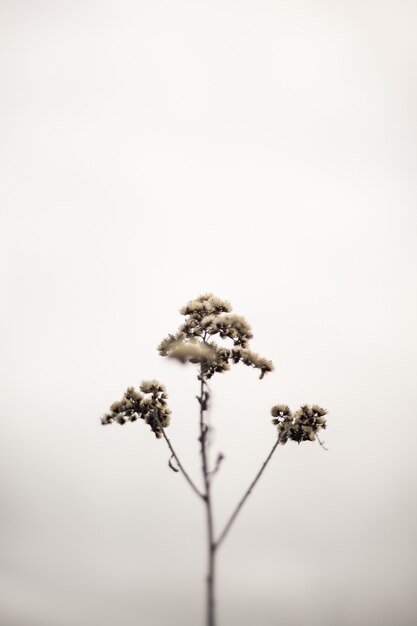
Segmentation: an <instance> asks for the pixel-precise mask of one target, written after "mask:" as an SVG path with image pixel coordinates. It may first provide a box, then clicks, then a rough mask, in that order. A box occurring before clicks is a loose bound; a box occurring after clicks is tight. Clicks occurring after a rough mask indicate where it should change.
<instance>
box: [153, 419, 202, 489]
mask: <svg viewBox="0 0 417 626" xmlns="http://www.w3.org/2000/svg"><path fill="white" fill-rule="evenodd" d="M156 421H157V422H158V426H159V428H160V429H161V432H162V435H163V437H164V439H165V441H166V442H167V444H168V447H169V449H170V450H171V453H172V456H173V457H174V459H175V461H176V462H177V465H178V469H179V470H180V472H181V473H182V475H183V476H184V478H185V480H186V481H187V482H188V484H189V485H190V487H191V488H192V489H193V491H194V492H195V493H196V494H197V495H198V497H199V498H202V499H203V500H205V496H204V494H203V493H201V491H200V490H199V488H198V487H197V486H196V485H195V484H194V482H193V481H192V480H191V478H190V476H189V475H188V473H187V472H186V471H185V469H184V467H183V465H182V463H181V461H180V460H179V458H178V456H177V453H176V452H175V450H174V448H173V447H172V444H171V442H170V440H169V438H168V435H167V434H166V432H165V428H164V427H163V426H162V424H161V422H160V420H159V417H158V416H156Z"/></svg>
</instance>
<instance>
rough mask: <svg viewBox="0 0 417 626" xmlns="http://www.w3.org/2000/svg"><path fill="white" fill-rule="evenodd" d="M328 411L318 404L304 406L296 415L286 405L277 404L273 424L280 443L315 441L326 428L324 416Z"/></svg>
mask: <svg viewBox="0 0 417 626" xmlns="http://www.w3.org/2000/svg"><path fill="white" fill-rule="evenodd" d="M326 414H327V411H326V409H323V408H321V407H320V406H318V405H317V404H313V405H312V406H309V405H308V404H304V405H302V406H301V407H300V409H299V410H298V411H296V412H295V413H294V414H293V413H292V412H291V411H290V409H289V407H288V406H287V405H286V404H277V405H275V406H273V407H272V409H271V415H272V416H273V417H274V419H273V420H272V423H273V424H274V425H275V426H277V429H278V438H279V441H280V443H282V444H285V443H287V441H288V440H289V439H292V441H297V442H298V443H301V441H314V440H315V439H316V437H317V433H318V432H319V430H320V429H325V428H326V420H325V419H324V416H325V415H326Z"/></svg>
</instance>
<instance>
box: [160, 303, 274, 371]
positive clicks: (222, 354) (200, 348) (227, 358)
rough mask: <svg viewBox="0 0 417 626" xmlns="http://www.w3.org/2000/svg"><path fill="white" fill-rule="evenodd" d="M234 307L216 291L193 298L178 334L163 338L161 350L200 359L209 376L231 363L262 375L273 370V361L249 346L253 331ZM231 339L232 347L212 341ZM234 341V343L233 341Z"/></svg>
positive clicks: (163, 353)
mask: <svg viewBox="0 0 417 626" xmlns="http://www.w3.org/2000/svg"><path fill="white" fill-rule="evenodd" d="M231 310H232V307H231V305H230V303H229V302H227V301H226V300H221V299H220V298H217V297H216V296H214V295H213V294H212V293H206V294H203V295H201V296H198V297H197V298H196V299H195V300H190V302H188V303H187V304H186V305H185V306H184V307H182V308H181V309H180V312H181V314H182V315H184V316H185V317H186V319H185V321H184V322H183V324H182V325H181V326H180V328H179V330H178V332H177V333H176V334H170V335H168V336H167V337H166V338H165V339H163V340H162V341H161V343H160V344H159V346H158V351H159V353H160V355H161V356H168V357H170V358H174V359H177V360H178V361H180V362H181V363H199V364H200V365H201V367H202V372H203V375H204V377H205V378H211V377H212V376H213V374H215V373H217V372H224V371H227V370H228V369H230V364H233V363H239V362H240V361H241V362H242V363H244V364H245V365H248V366H251V367H254V368H257V369H259V370H260V372H261V373H260V378H263V376H264V375H265V373H266V372H270V371H272V370H273V365H272V362H271V361H268V360H267V359H264V358H262V357H260V356H259V355H257V354H255V353H254V352H251V351H250V350H249V348H248V344H249V340H250V339H252V336H253V335H252V331H251V328H250V326H249V324H248V323H247V321H246V320H245V318H243V317H241V316H240V315H235V314H234V313H231ZM216 335H218V336H219V338H220V339H230V340H231V341H232V342H233V343H232V347H226V346H219V345H217V344H216V343H214V342H213V341H212V338H213V337H215V336H216ZM229 345H230V344H229Z"/></svg>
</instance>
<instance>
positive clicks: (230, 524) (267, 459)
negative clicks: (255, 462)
mask: <svg viewBox="0 0 417 626" xmlns="http://www.w3.org/2000/svg"><path fill="white" fill-rule="evenodd" d="M279 442H280V440H279V439H277V440H276V442H275V443H274V445H273V446H272V450H271V452H270V453H269V454H268V456H267V457H266V459H265V461H264V463H263V464H262V467H261V469H260V470H259V472H258V473H257V474H256V476H255V478H254V479H253V481H252V482H251V484H250V485H249V487H248V489H247V490H246V491H245V493H244V494H243V496H242V498H241V499H240V501H239V502H238V504H237V506H236V508H235V510H234V511H233V513H232V515H231V516H230V518H229V521H228V522H227V524H226V526H225V527H224V529H223V531H222V532H221V534H220V536H219V538H218V539H217V541H216V543H215V547H216V549H217V548H218V547H219V545H220V544H221V543H222V541H223V540H224V538H225V537H226V535H227V533H228V532H229V530H230V527H231V526H232V524H233V522H234V521H235V519H236V517H237V515H238V513H239V511H240V509H241V508H242V506H243V505H244V504H245V502H246V500H247V498H248V496H249V495H250V493H251V492H252V490H253V488H254V487H255V485H256V483H257V482H258V480H259V479H260V477H261V475H262V473H263V471H264V469H265V468H266V466H267V465H268V463H269V461H270V460H271V458H272V455H273V454H274V452H275V450H276V449H277V447H278V444H279Z"/></svg>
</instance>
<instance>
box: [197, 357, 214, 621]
mask: <svg viewBox="0 0 417 626" xmlns="http://www.w3.org/2000/svg"><path fill="white" fill-rule="evenodd" d="M204 385H205V382H204V376H203V366H202V365H201V366H200V396H199V402H200V443H201V463H202V472H203V481H204V489H205V493H204V502H205V505H206V520H207V552H208V563H207V578H206V583H207V613H206V624H207V626H215V624H216V617H215V600H214V590H215V586H214V585H215V558H216V544H215V541H214V525H213V509H212V502H211V489H210V475H209V467H208V459H207V456H208V455H207V433H208V426H207V424H206V423H205V421H204V411H205V409H206V403H205V401H204Z"/></svg>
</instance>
